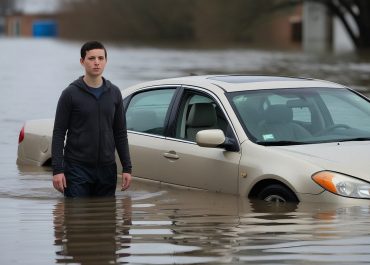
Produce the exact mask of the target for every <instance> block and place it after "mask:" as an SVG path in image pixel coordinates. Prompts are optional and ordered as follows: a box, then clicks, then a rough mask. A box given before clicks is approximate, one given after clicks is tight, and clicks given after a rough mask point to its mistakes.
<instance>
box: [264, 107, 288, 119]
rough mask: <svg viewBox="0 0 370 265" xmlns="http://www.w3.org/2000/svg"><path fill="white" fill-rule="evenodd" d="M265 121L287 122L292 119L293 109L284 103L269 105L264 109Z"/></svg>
mask: <svg viewBox="0 0 370 265" xmlns="http://www.w3.org/2000/svg"><path fill="white" fill-rule="evenodd" d="M265 119H266V122H267V123H288V122H291V121H292V120H293V111H292V109H291V108H288V107H287V106H285V105H271V106H270V107H269V108H268V109H266V110H265Z"/></svg>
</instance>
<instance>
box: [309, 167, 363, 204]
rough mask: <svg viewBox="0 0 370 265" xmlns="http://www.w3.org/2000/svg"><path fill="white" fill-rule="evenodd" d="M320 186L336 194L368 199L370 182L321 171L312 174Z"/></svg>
mask: <svg viewBox="0 0 370 265" xmlns="http://www.w3.org/2000/svg"><path fill="white" fill-rule="evenodd" d="M312 179H313V180H314V181H315V182H316V183H317V184H319V185H320V186H321V187H323V188H324V189H326V190H327V191H330V192H332V193H335V194H337V195H341V196H345V197H351V198H364V199H370V183H368V182H365V181H363V180H360V179H356V178H354V177H350V176H347V175H343V174H340V173H336V172H331V171H321V172H318V173H316V174H314V175H313V176H312Z"/></svg>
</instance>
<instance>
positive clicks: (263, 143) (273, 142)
mask: <svg viewBox="0 0 370 265" xmlns="http://www.w3.org/2000/svg"><path fill="white" fill-rule="evenodd" d="M256 143H257V144H260V145H266V146H283V145H301V144H309V143H308V142H298V141H286V140H285V141H257V142H256Z"/></svg>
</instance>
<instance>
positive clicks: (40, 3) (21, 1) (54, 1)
mask: <svg viewBox="0 0 370 265" xmlns="http://www.w3.org/2000/svg"><path fill="white" fill-rule="evenodd" d="M59 4H60V1H59V0H16V8H17V9H18V10H20V11H23V12H24V13H27V14H35V13H53V12H55V11H56V10H57V9H58V7H59Z"/></svg>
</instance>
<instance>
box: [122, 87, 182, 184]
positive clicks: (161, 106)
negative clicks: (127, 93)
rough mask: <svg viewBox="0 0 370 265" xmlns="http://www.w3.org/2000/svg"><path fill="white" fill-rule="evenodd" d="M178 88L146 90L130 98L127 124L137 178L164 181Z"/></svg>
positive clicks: (127, 108) (133, 166)
mask: <svg viewBox="0 0 370 265" xmlns="http://www.w3.org/2000/svg"><path fill="white" fill-rule="evenodd" d="M175 91H176V87H158V88H152V89H147V90H142V91H139V92H137V93H136V94H134V95H133V96H132V97H131V98H129V100H128V101H129V102H128V106H127V107H126V121H127V131H128V140H129V144H130V156H131V162H132V168H133V172H132V173H133V175H134V176H137V177H141V178H147V179H153V180H161V176H162V174H161V172H160V170H159V167H158V165H159V164H160V162H161V160H162V159H163V156H162V147H163V145H165V137H164V133H165V128H166V122H167V120H168V119H167V117H168V114H169V108H170V106H171V101H172V100H173V97H174V95H175Z"/></svg>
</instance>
